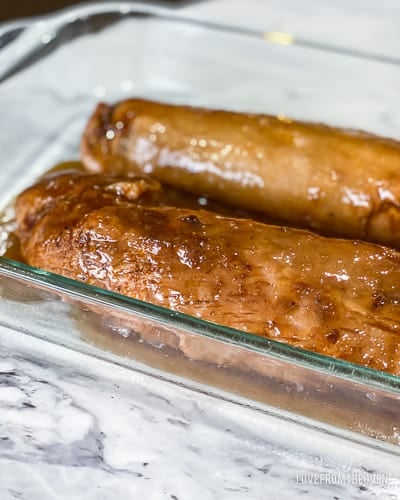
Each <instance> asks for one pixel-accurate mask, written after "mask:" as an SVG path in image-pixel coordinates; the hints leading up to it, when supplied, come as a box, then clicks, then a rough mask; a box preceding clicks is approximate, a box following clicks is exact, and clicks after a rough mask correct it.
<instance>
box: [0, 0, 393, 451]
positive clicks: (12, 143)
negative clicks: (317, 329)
mask: <svg viewBox="0 0 400 500" xmlns="http://www.w3.org/2000/svg"><path fill="white" fill-rule="evenodd" d="M278 35H279V36H278ZM0 47H1V50H0V80H1V83H0V107H1V109H2V115H1V122H2V133H1V135H0V158H1V161H2V168H1V169H0V186H1V192H0V202H1V205H0V211H1V210H2V211H3V216H2V217H3V223H7V217H10V218H12V213H10V210H8V209H7V207H9V206H10V203H11V202H12V200H13V197H14V196H15V195H16V194H17V193H18V192H20V191H21V190H22V189H23V188H24V187H26V186H28V185H29V184H31V183H32V182H34V180H35V179H37V178H38V177H39V176H40V175H41V174H42V173H44V172H46V171H47V170H49V169H50V168H51V167H53V166H54V165H55V164H57V163H59V162H62V161H68V160H75V159H77V158H78V144H79V140H80V135H81V133H82V131H83V128H84V125H85V123H86V121H87V119H88V117H89V115H90V113H91V112H92V110H93V109H94V106H95V104H96V103H97V102H98V101H99V100H105V101H115V100H118V99H122V98H125V97H128V96H129V97H130V96H139V97H145V98H149V99H155V100H160V101H166V102H176V103H182V104H192V105H200V106H204V107H217V108H223V109H229V110H239V111H252V112H266V113H269V114H271V113H272V114H283V115H288V116H290V117H293V118H297V119H303V120H312V121H317V122H324V123H328V124H331V125H338V126H342V127H351V128H361V129H364V130H367V131H370V132H374V133H377V134H381V135H384V136H388V137H394V138H396V137H397V138H400V94H399V92H398V88H400V66H399V65H397V64H394V63H391V64H390V63H388V62H385V61H380V60H379V59H377V58H376V56H374V57H371V58H369V57H368V55H364V56H363V58H360V57H356V56H354V55H352V54H351V53H345V52H343V51H342V52H340V53H339V52H335V51H332V50H323V49H318V48H315V47H311V46H308V44H307V43H304V40H303V41H302V44H297V43H296V40H294V39H293V38H292V37H290V36H289V35H285V34H275V35H274V34H271V33H267V34H264V33H260V32H258V31H254V32H253V31H251V30H240V29H235V28H227V27H223V26H217V25H209V24H207V23H201V22H196V21H190V20H184V19H182V18H180V17H179V11H176V10H173V11H171V10H168V9H166V8H163V7H160V6H154V5H153V6H150V5H148V4H146V5H144V4H140V3H133V4H127V3H116V2H115V3H114V2H113V3H99V4H96V3H91V4H88V5H82V6H78V7H73V8H70V9H67V10H64V11H61V12H60V13H56V14H54V15H51V16H47V17H44V18H41V19H37V20H33V21H23V22H21V23H19V22H17V23H13V24H10V25H4V26H3V27H0ZM0 243H1V241H0ZM0 296H1V300H0V323H1V324H3V325H6V326H8V327H11V328H12V329H14V330H18V331H23V332H25V333H26V334H27V335H33V336H35V337H38V338H41V339H43V341H50V342H54V343H57V344H60V345H64V346H66V347H68V348H71V349H75V350H79V351H82V352H86V353H89V354H90V355H92V356H95V357H99V358H103V359H107V360H109V361H111V362H113V363H118V364H122V365H125V366H127V367H130V368H133V369H135V370H141V371H144V372H146V373H150V374H152V375H154V376H156V377H162V378H164V379H167V380H170V381H171V382H174V383H178V384H183V385H185V386H187V387H191V388H192V389H193V390H194V391H195V390H198V391H199V390H201V391H206V392H208V393H210V394H213V395H215V396H216V397H224V398H227V399H230V400H232V401H235V402H237V403H240V404H248V405H252V406H253V407H255V408H259V409H261V410H263V411H268V412H270V413H274V414H277V415H279V416H281V417H282V418H283V419H287V420H292V421H293V420H295V421H297V422H300V423H301V424H302V425H303V426H304V432H306V430H307V428H309V427H310V426H312V427H314V428H317V429H321V430H322V431H324V432H330V433H332V434H337V435H340V436H344V437H345V438H346V439H349V440H356V441H359V442H362V443H365V444H367V445H369V446H373V447H380V448H382V449H383V450H386V451H388V452H390V453H395V454H399V455H400V418H399V415H400V378H399V377H395V376H391V375H389V374H385V373H383V372H378V371H374V370H370V369H367V368H363V367H360V366H356V365H353V364H351V363H347V362H344V361H339V360H336V359H332V358H328V357H325V356H321V355H318V354H314V353H311V352H307V351H303V350H301V349H296V348H293V347H290V346H287V345H284V344H281V343H278V342H275V341H273V340H268V339H265V338H261V337H257V336H254V335H250V334H247V333H244V332H240V331H235V330H232V329H229V328H224V327H221V326H218V325H214V324H211V323H208V322H204V321H201V320H198V319H195V318H191V317H188V316H185V315H182V314H179V313H175V312H171V311H169V310H165V309H161V308H158V307H156V306H153V305H150V304H146V303H143V302H140V301H137V300H133V299H129V298H127V297H123V296H120V295H117V294H114V293H110V292H107V291H104V290H101V289H97V288H95V287H91V286H87V285H84V284H82V283H78V282H75V281H71V280H68V279H66V278H62V277H60V276H56V275H52V274H50V273H47V272H44V271H41V270H38V269H34V268H31V267H29V266H27V265H24V264H21V263H19V262H16V261H12V260H9V259H6V258H3V257H1V258H0ZM193 394H194V397H195V392H194V393H193Z"/></svg>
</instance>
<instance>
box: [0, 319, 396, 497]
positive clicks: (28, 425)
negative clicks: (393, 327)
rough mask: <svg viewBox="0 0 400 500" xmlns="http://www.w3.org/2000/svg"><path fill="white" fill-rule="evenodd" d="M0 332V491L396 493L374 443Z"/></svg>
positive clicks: (390, 466)
mask: <svg viewBox="0 0 400 500" xmlns="http://www.w3.org/2000/svg"><path fill="white" fill-rule="evenodd" d="M0 340H1V349H0V471H1V481H0V498H1V499H2V500H6V499H7V500H8V499H13V498H18V499H29V500H47V499H53V498H57V499H59V498H62V499H76V498H79V499H85V500H86V499H87V500H89V499H90V500H92V499H115V498H123V499H125V498H126V499H136V498H146V499H154V500H158V499H162V498H165V499H176V498H177V499H179V500H185V499H210V500H211V499H215V500H219V499H225V498H226V499H234V498H237V499H241V498H250V499H264V498H272V499H282V498H283V499H286V498H287V499H293V498H297V497H304V498H309V499H316V500H317V499H318V500H321V499H350V498H351V499H353V498H354V499H356V498H357V499H358V498H360V499H365V498H379V499H386V498H387V499H396V498H398V495H399V494H400V473H399V471H398V468H397V463H398V462H397V461H396V460H395V459H393V458H390V457H388V456H386V455H384V454H382V453H381V452H378V451H372V450H369V449H367V448H364V447H362V446H360V445H356V444H353V445H350V444H349V443H346V442H342V441H341V440H340V439H338V438H332V437H330V436H327V435H322V434H319V433H318V432H314V431H310V432H307V435H306V436H305V435H302V434H301V431H300V432H299V428H298V427H297V425H296V424H289V423H285V422H284V421H279V420H277V419H276V418H275V417H272V416H269V415H266V414H264V413H261V412H259V411H255V410H251V409H248V408H244V407H241V406H239V405H235V404H233V403H229V402H226V401H223V400H219V399H215V398H213V397H210V396H207V395H204V394H198V393H195V392H192V391H189V390H186V389H182V388H179V387H176V386H174V385H172V384H169V383H167V382H162V381H160V380H156V379H153V378H152V377H150V376H147V375H143V374H139V373H136V372H134V371H130V370H127V369H125V368H120V367H117V366H115V365H112V364H110V363H107V362H102V361H94V360H93V359H91V358H90V357H88V356H86V355H84V354H77V353H73V352H72V351H69V350H67V349H65V348H63V347H57V346H54V345H52V344H49V343H44V342H43V341H41V340H38V339H34V338H29V337H26V336H25V335H24V334H21V333H17V332H10V331H7V330H5V329H2V328H0ZM300 429H301V428H300ZM310 474H319V475H320V476H319V478H324V477H325V478H326V482H329V481H330V482H332V483H334V482H339V484H331V485H329V484H324V485H321V484H317V482H318V481H315V480H314V479H312V478H311V476H307V475H310ZM329 474H330V475H329ZM339 474H342V479H341V480H338V477H339V476H338V475H339ZM384 474H386V476H384ZM324 475H325V476H324ZM320 480H321V479H320ZM322 480H323V479H322ZM379 482H384V484H383V485H382V484H377V483H379Z"/></svg>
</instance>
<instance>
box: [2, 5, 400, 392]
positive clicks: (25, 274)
mask: <svg viewBox="0 0 400 500" xmlns="http://www.w3.org/2000/svg"><path fill="white" fill-rule="evenodd" d="M110 13H111V14H112V13H114V14H116V15H121V19H123V16H124V15H135V14H140V15H143V14H144V15H149V16H151V17H155V18H161V19H163V20H167V21H174V22H179V23H182V24H183V25H194V26H200V27H203V28H204V29H208V30H213V31H217V32H221V31H223V32H232V33H237V34H239V35H240V34H242V35H247V36H249V35H251V36H254V35H255V36H257V37H259V38H261V39H263V40H264V42H269V43H278V42H274V41H272V40H269V39H268V38H267V37H266V36H265V35H266V33H265V32H262V31H260V30H255V29H254V30H252V29H247V28H243V29H242V28H237V27H234V26H226V25H222V24H218V23H212V22H208V21H198V20H193V19H190V18H184V17H180V16H179V15H176V7H175V8H173V9H171V7H165V4H164V5H160V4H154V3H153V4H143V3H140V2H139V3H126V2H93V3H92V2H90V3H82V4H78V5H74V6H71V7H67V8H65V9H62V10H60V11H56V12H54V13H51V14H47V15H44V16H38V17H35V18H32V19H25V20H17V21H13V22H9V23H3V24H0V37H1V36H3V35H4V34H5V33H7V30H9V29H16V28H18V27H21V28H22V31H25V29H26V28H28V27H30V26H32V25H37V26H38V31H37V33H34V36H33V37H32V45H31V46H30V47H25V51H24V50H19V51H18V58H16V59H14V62H13V64H17V65H18V64H19V63H21V61H23V60H24V57H26V56H27V52H26V50H28V55H29V49H30V50H32V49H37V48H38V46H40V43H41V45H43V42H40V39H41V34H43V32H44V31H45V32H47V31H49V30H52V29H53V30H55V29H56V28H60V27H63V26H65V25H66V24H68V23H70V22H73V21H74V20H77V19H83V18H85V17H87V18H89V17H90V16H92V15H97V14H110ZM41 21H47V22H48V23H47V24H46V22H44V23H41ZM42 24H43V25H42ZM56 37H57V34H55V38H56ZM18 38H19V37H17V39H16V41H17V42H18ZM34 42H36V43H38V44H39V45H38V46H36V45H34ZM13 44H14V42H11V43H10V44H9V45H10V46H9V45H6V46H5V47H4V48H3V49H0V55H1V53H2V52H3V51H4V50H6V51H9V50H10V49H12V45H13ZM293 45H297V46H299V45H301V46H302V48H304V49H306V48H307V49H311V50H319V51H323V52H326V51H327V50H326V48H324V47H323V46H322V45H318V44H312V43H311V44H308V45H307V44H304V43H298V42H296V39H294V41H293ZM332 51H334V50H332V48H329V49H328V52H332ZM334 52H335V53H336V51H334ZM337 55H341V56H343V57H356V58H358V55H357V54H356V53H354V52H353V51H351V50H349V51H347V50H344V51H343V50H340V51H338V52H337ZM367 57H368V56H367ZM371 59H373V60H378V61H379V62H382V63H384V64H386V63H387V62H388V61H385V58H380V57H375V56H374V55H371ZM389 62H390V61H389ZM391 63H393V61H391ZM395 64H399V65H400V60H399V61H398V62H395ZM21 69H22V68H19V69H18V70H17V72H18V71H20V70H21ZM6 70H7V68H6ZM0 77H1V75H0ZM6 79H7V77H6ZM0 85H1V82H0ZM2 276H4V277H8V278H15V279H22V280H24V281H26V282H28V283H30V284H33V285H38V286H41V287H43V288H47V289H48V290H50V291H57V290H58V291H62V292H63V293H65V294H67V295H70V296H72V297H73V298H80V299H82V298H84V299H85V300H87V301H89V302H91V303H97V304H101V305H104V306H108V307H113V308H117V309H119V310H122V311H123V312H126V313H128V314H129V313H136V314H139V315H140V316H142V317H145V318H146V319H149V320H153V321H158V322H160V323H162V324H164V325H167V326H168V327H174V328H178V329H184V330H185V331H186V332H187V333H189V334H195V335H201V336H203V337H208V338H212V339H215V340H218V341H222V342H225V343H229V344H235V345H237V346H238V347H241V348H244V349H246V350H250V351H254V352H258V353H261V354H263V355H264V356H266V357H270V358H275V359H280V360H284V361H286V362H289V363H292V364H296V365H301V366H303V367H305V368H308V369H310V370H314V371H319V372H320V373H326V374H329V375H331V376H334V377H340V378H344V379H346V380H348V381H350V382H355V383H359V384H363V385H368V386H370V387H372V386H373V387H376V388H378V389H384V390H387V391H390V392H394V393H396V394H400V377H399V376H396V375H392V374H390V373H387V372H383V371H379V370H374V369H371V368H367V367H364V366H361V365H356V364H354V363H350V362H347V361H344V360H340V359H337V358H332V357H329V356H325V355H322V354H318V353H315V352H312V351H306V350H304V349H300V348H297V347H294V346H290V345H288V344H284V343H282V342H278V341H276V340H273V339H269V338H266V337H262V336H258V335H254V334H250V333H247V332H243V331H240V330H235V329H232V328H229V327H225V326H222V325H217V324H214V323H211V322H208V321H204V320H201V319H199V318H195V317H192V316H188V315H185V314H182V313H179V312H175V311H171V310H169V309H166V308H162V307H159V306H156V305H153V304H150V303H147V302H142V301H139V300H136V299H133V298H130V297H127V296H123V295H120V294H117V293H114V292H110V291H108V290H105V289H101V288H98V287H95V286H93V285H86V284H84V283H81V282H79V281H75V280H71V279H68V278H65V277H63V276H60V275H56V274H53V273H49V272H47V271H43V270H41V269H37V268H34V267H31V266H29V265H26V264H23V263H20V262H17V261H13V260H10V259H7V258H4V257H0V279H1V277H2Z"/></svg>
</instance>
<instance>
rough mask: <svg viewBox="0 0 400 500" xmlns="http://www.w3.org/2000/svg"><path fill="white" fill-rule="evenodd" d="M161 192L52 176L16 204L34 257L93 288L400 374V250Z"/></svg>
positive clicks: (131, 182)
mask: <svg viewBox="0 0 400 500" xmlns="http://www.w3.org/2000/svg"><path fill="white" fill-rule="evenodd" d="M157 192H158V193H160V188H159V186H157V184H156V183H155V181H149V180H146V179H139V178H132V179H127V178H126V179H125V180H122V178H113V177H110V176H82V175H79V174H72V175H69V174H67V175H62V176H58V177H53V178H51V179H48V180H43V181H41V182H40V183H39V184H37V185H36V186H33V187H32V188H30V189H28V190H27V191H25V192H24V193H22V194H21V195H20V196H19V198H18V200H17V203H16V213H17V222H18V230H17V234H18V235H19V237H20V238H21V245H22V253H23V255H24V257H25V259H26V260H27V262H28V263H29V264H31V265H33V266H37V267H41V268H43V269H46V270H48V271H52V272H55V273H59V274H63V275H65V276H68V277H71V278H75V279H78V280H81V281H84V282H85V283H88V284H92V285H97V286H100V287H104V288H106V289H108V290H112V291H114V292H118V293H121V294H125V295H128V296H130V297H135V298H138V299H141V300H144V301H147V302H151V303H153V304H157V305H159V306H163V307H166V308H170V309H173V310H176V311H180V312H183V313H186V314H190V315H193V316H196V317H199V318H202V319H206V320H209V321H212V322H215V323H219V324H223V325H227V326H231V327H233V328H237V329H240V330H243V331H247V332H252V333H255V334H258V335H262V336H266V337H270V338H274V339H276V340H278V341H282V342H286V343H289V344H293V345H295V346H298V347H303V348H305V349H309V350H313V351H316V352H320V353H324V354H327V355H331V356H335V357H338V358H342V359H346V360H349V361H353V362H355V363H359V364H363V365H365V366H369V367H373V368H377V369H381V370H386V371H389V372H392V373H397V374H399V373H400V351H399V342H398V341H399V331H400V254H399V253H397V252H396V251H394V250H390V249H388V248H385V247H381V246H377V245H373V244H369V243H362V242H359V241H348V240H340V239H333V238H332V239H331V238H329V239H328V238H324V237H321V236H317V235H315V234H312V233H309V232H306V231H301V230H295V229H288V228H285V227H276V226H269V225H266V224H262V223H259V222H255V221H252V220H245V219H237V218H232V217H222V216H219V215H217V214H214V213H211V212H206V211H203V210H190V209H185V208H175V207H174V208H172V207H166V206H157V205H158V201H157V196H159V198H160V199H162V195H160V194H158V195H157V196H155V195H153V194H154V193H157ZM149 193H150V195H151V196H153V198H152V199H151V200H150V201H148V203H147V205H150V206H144V205H143V202H142V201H141V200H143V199H146V197H147V199H148V200H149V198H148V197H149Z"/></svg>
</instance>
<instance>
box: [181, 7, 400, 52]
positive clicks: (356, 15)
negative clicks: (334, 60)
mask: <svg viewBox="0 0 400 500" xmlns="http://www.w3.org/2000/svg"><path fill="white" fill-rule="evenodd" d="M184 15H185V16H189V17H193V18H196V19H202V20H206V21H211V22H221V23H224V24H229V25H232V26H241V27H246V28H253V29H258V30H261V31H283V32H287V33H290V34H292V35H294V36H295V37H297V38H300V39H302V40H308V41H311V42H317V43H322V44H324V45H330V46H334V47H341V48H345V49H353V50H356V51H360V52H363V53H370V54H376V55H381V56H384V57H389V58H394V59H396V60H397V61H400V49H399V48H400V30H399V26H400V2H399V1H398V0H379V1H378V0H339V1H332V0H301V1H299V0H279V1H277V0H246V1H245V2H244V1H243V0H206V1H204V2H195V3H193V4H192V5H190V6H188V7H186V8H185V9H184Z"/></svg>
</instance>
